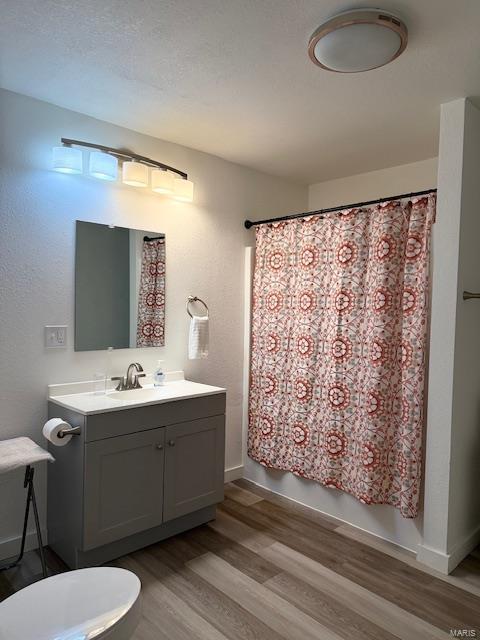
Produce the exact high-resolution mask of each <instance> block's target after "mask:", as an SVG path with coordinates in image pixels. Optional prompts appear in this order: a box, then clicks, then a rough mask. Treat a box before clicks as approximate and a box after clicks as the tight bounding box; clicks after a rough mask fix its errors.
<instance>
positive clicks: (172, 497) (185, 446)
mask: <svg viewBox="0 0 480 640" xmlns="http://www.w3.org/2000/svg"><path fill="white" fill-rule="evenodd" d="M165 441H166V449H165V499H164V511H163V519H164V520H165V521H167V520H173V519H174V518H178V517H179V516H183V515H185V514H186V513H191V512H192V511H196V510H197V509H201V508H202V507H206V506H207V505H209V504H215V503H217V502H220V501H221V500H223V474H224V471H223V469H222V467H221V466H220V465H219V464H218V462H217V461H218V459H219V457H222V456H223V450H224V442H223V441H224V419H223V416H216V417H213V418H204V419H203V420H194V421H192V422H184V423H182V424H175V425H172V426H171V427H167V428H166V429H165Z"/></svg>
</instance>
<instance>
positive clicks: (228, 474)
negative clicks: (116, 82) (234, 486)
mask: <svg viewBox="0 0 480 640" xmlns="http://www.w3.org/2000/svg"><path fill="white" fill-rule="evenodd" d="M240 478H243V464H239V465H238V467H230V469H225V484H226V483H227V482H233V481H234V480H240Z"/></svg>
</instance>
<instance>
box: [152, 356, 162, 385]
mask: <svg viewBox="0 0 480 640" xmlns="http://www.w3.org/2000/svg"><path fill="white" fill-rule="evenodd" d="M153 384H154V386H155V387H163V385H164V384H165V371H164V370H163V360H158V361H157V368H156V369H155V372H154V374H153Z"/></svg>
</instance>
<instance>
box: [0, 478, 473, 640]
mask: <svg viewBox="0 0 480 640" xmlns="http://www.w3.org/2000/svg"><path fill="white" fill-rule="evenodd" d="M225 494H226V497H225V501H224V502H223V503H222V505H220V507H219V508H218V512H217V519H216V520H215V521H214V522H211V523H209V524H208V525H204V526H202V527H198V528H196V529H194V530H192V531H188V532H186V533H184V534H181V535H178V536H175V537H173V538H170V539H168V540H165V541H163V542H160V543H158V544H155V545H152V546H151V547H148V548H146V549H142V550H141V551H137V552H135V553H132V554H130V555H128V556H125V557H123V558H120V559H119V560H117V561H116V562H114V563H112V564H114V565H116V566H120V567H125V568H127V569H131V570H132V571H134V572H135V573H136V574H137V575H138V576H139V578H140V579H141V581H142V594H143V616H142V619H141V622H140V625H139V627H138V628H137V631H136V633H135V636H134V639H133V640H167V639H168V640H194V639H199V640H256V639H258V640H260V639H261V640H281V639H282V640H323V639H324V640H339V639H343V640H353V639H355V640H357V639H358V640H380V639H382V640H393V639H394V638H401V639H402V640H415V639H417V638H422V639H432V638H451V637H452V635H451V633H450V632H451V630H469V631H470V635H469V636H466V635H465V631H464V637H480V554H473V555H471V556H469V557H468V558H467V559H466V560H465V561H464V562H463V563H462V565H461V566H460V567H459V568H458V569H457V570H456V571H455V572H454V574H453V575H452V576H448V577H445V576H440V575H439V574H436V573H435V572H432V571H428V572H427V571H425V570H424V569H421V568H420V567H421V565H418V564H417V562H416V560H415V559H414V557H413V555H410V554H408V553H407V552H405V551H403V550H400V549H399V548H398V547H395V546H394V545H390V544H388V543H385V542H383V541H381V540H379V539H376V538H373V537H371V536H369V535H367V534H363V533H361V532H359V531H358V530H356V529H353V528H351V527H349V526H347V525H341V524H339V523H338V522H337V521H334V520H331V519H329V518H326V517H323V516H321V515H319V514H318V513H316V512H314V511H311V510H309V509H307V508H305V507H301V506H299V505H296V504H295V503H292V502H290V501H288V500H285V499H284V498H280V497H279V496H275V495H274V494H271V493H269V492H267V491H264V490H262V489H259V488H258V487H255V486H254V485H252V484H250V483H247V482H246V481H238V482H236V483H235V484H230V485H227V487H226V491H225ZM48 561H49V565H50V567H51V570H52V571H53V572H55V571H61V570H62V569H63V568H64V567H63V566H62V564H61V563H60V562H59V561H58V559H57V558H56V557H55V556H54V554H52V553H49V554H48ZM33 567H36V569H35V570H37V571H38V558H37V557H36V556H35V555H34V554H33V553H31V554H27V557H26V559H25V562H24V564H23V566H22V567H21V568H19V569H14V570H9V571H8V572H3V573H0V599H1V598H5V597H7V596H8V595H9V594H10V593H11V592H13V591H14V590H16V589H19V588H21V587H22V586H25V584H28V583H29V582H31V581H32V580H33V579H34V578H35V577H36V576H35V575H34V571H35V570H34V569H33ZM473 631H475V632H476V635H474V634H473ZM457 633H458V632H457ZM460 637H462V636H461V635H460Z"/></svg>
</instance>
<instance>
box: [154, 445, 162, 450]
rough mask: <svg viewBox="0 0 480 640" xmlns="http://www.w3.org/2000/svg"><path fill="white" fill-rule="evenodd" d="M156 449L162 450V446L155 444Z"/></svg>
mask: <svg viewBox="0 0 480 640" xmlns="http://www.w3.org/2000/svg"><path fill="white" fill-rule="evenodd" d="M155 446H156V447H157V449H163V444H156V445H155Z"/></svg>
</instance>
